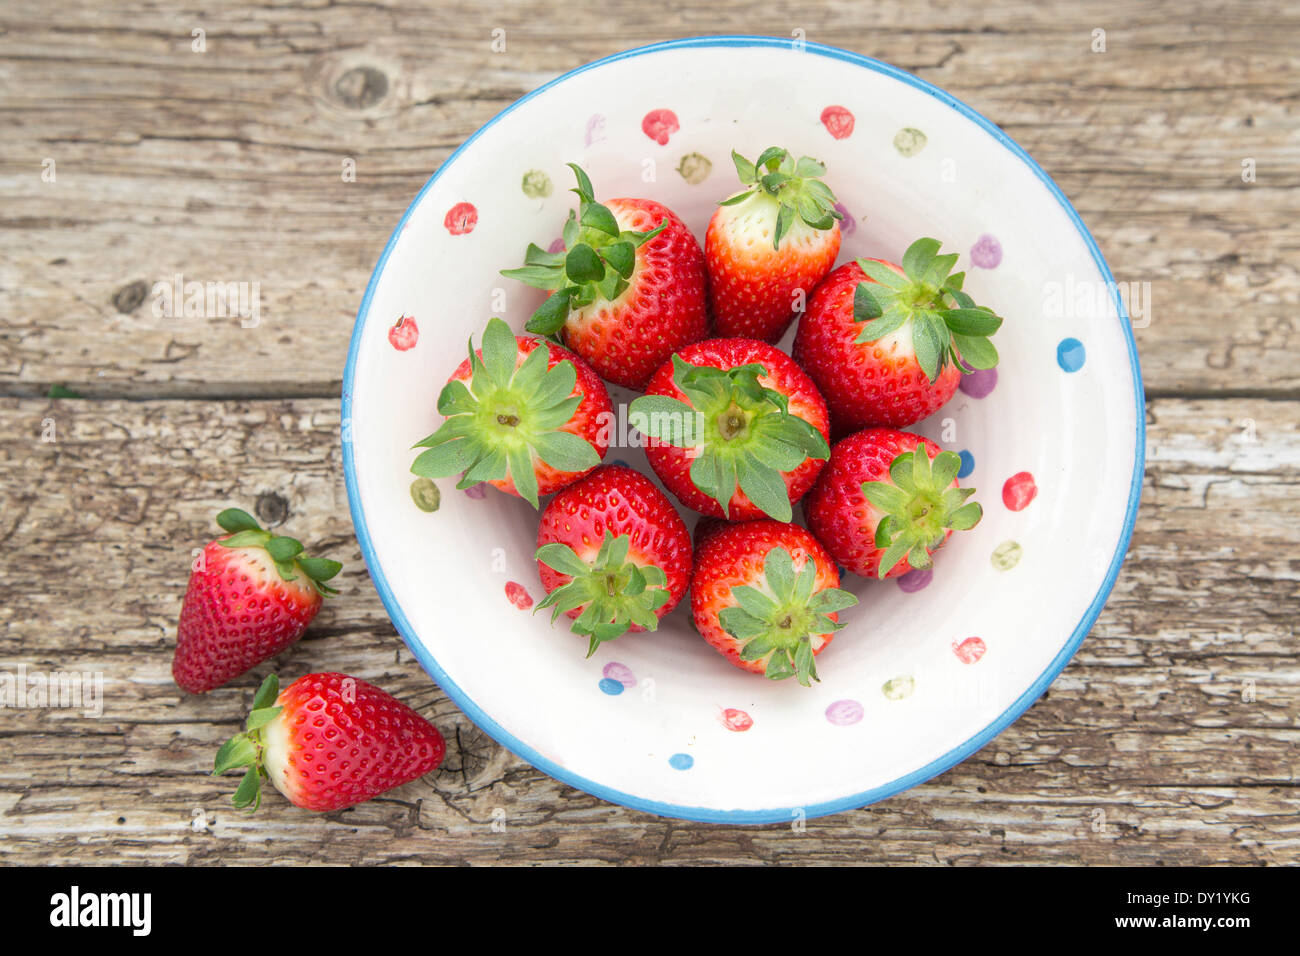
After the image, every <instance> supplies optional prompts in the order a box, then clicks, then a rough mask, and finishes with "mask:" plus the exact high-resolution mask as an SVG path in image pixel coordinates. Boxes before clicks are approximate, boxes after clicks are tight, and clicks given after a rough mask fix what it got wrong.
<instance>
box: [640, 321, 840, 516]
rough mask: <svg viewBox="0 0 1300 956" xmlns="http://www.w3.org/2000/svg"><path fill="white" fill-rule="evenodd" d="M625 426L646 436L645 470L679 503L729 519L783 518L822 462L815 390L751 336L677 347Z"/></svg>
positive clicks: (821, 406)
mask: <svg viewBox="0 0 1300 956" xmlns="http://www.w3.org/2000/svg"><path fill="white" fill-rule="evenodd" d="M628 421H629V422H630V423H631V424H633V425H635V426H636V427H637V428H638V429H639V430H640V431H641V432H642V433H644V434H646V435H648V436H649V437H650V439H651V440H650V441H649V442H648V443H647V445H646V457H647V458H648V459H649V460H650V467H651V468H653V469H654V470H655V474H657V475H658V476H659V479H660V480H661V481H662V482H663V483H664V484H665V485H666V486H667V487H668V490H669V491H671V492H672V493H673V494H674V495H676V496H677V497H678V498H679V499H680V500H681V502H682V504H684V505H686V507H688V508H693V509H695V510H696V511H699V512H701V513H702V514H706V515H711V516H713V517H715V518H723V517H725V518H728V519H730V520H732V521H741V520H744V519H747V518H760V517H763V516H764V515H768V516H771V517H773V518H776V519H777V520H779V521H789V520H790V518H791V508H790V505H791V503H792V502H795V501H798V500H799V499H800V498H801V497H802V496H803V494H804V492H806V491H807V490H808V489H809V488H810V487H812V483H813V480H814V479H815V478H816V477H817V472H818V471H820V470H821V467H822V465H823V464H825V461H826V459H827V457H829V455H830V446H829V445H827V439H828V436H829V431H828V419H827V414H826V403H825V402H824V401H822V397H821V395H820V394H818V392H817V387H816V386H815V385H813V383H812V380H811V379H809V378H808V376H807V375H805V374H804V373H803V371H802V370H801V369H800V368H799V366H797V365H795V363H794V362H793V361H792V360H791V359H790V356H788V355H786V354H785V353H784V352H782V351H781V350H780V349H778V348H776V347H774V346H771V345H768V344H767V343H765V342H759V341H757V340H756V339H709V340H707V341H704V342H698V343H696V344H695V345H690V346H687V347H686V348H684V349H682V351H680V352H678V353H677V354H676V355H674V356H673V357H672V359H671V361H668V362H665V363H664V364H663V366H662V367H661V368H660V369H659V371H657V372H656V373H655V374H654V377H653V378H651V380H650V383H649V385H648V387H647V389H646V394H645V395H643V396H641V397H640V398H638V399H636V400H635V401H634V402H632V404H631V406H630V408H629V409H628Z"/></svg>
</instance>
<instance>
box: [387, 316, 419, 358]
mask: <svg viewBox="0 0 1300 956" xmlns="http://www.w3.org/2000/svg"><path fill="white" fill-rule="evenodd" d="M419 340H420V327H419V326H418V325H416V324H415V316H412V315H404V316H402V317H401V318H400V319H398V320H397V323H396V324H395V325H394V326H393V327H392V328H390V329H389V330H388V341H389V342H391V343H392V345H393V348H395V349H397V351H399V352H405V351H407V350H408V349H413V348H415V343H416V342H418V341H419Z"/></svg>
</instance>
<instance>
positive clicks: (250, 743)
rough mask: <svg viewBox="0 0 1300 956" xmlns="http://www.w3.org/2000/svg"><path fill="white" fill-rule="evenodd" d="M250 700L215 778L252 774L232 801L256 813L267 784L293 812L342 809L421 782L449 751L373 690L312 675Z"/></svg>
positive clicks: (266, 685)
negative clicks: (249, 709)
mask: <svg viewBox="0 0 1300 956" xmlns="http://www.w3.org/2000/svg"><path fill="white" fill-rule="evenodd" d="M279 688H280V681H279V678H277V677H276V676H275V675H274V674H272V675H271V676H269V677H268V678H266V680H265V681H263V682H262V686H261V687H260V688H258V691H257V696H256V697H254V698H253V710H252V712H251V713H250V714H249V715H248V720H247V722H246V724H245V729H244V732H243V733H240V734H236V735H235V736H234V737H232V738H231V739H230V740H229V741H227V742H226V744H225V745H224V746H223V747H222V748H221V749H220V750H219V751H217V757H216V760H215V762H214V765H213V770H212V773H213V775H214V776H215V775H217V774H220V773H224V772H225V771H227V770H230V769H232V768H234V767H247V768H248V769H247V771H245V773H244V778H243V780H241V781H240V784H239V787H238V788H237V789H236V790H235V793H234V796H233V797H232V802H233V803H234V805H235V806H236V807H238V808H239V809H241V810H242V809H244V808H245V807H250V806H251V807H252V809H253V810H256V809H257V808H258V807H259V806H260V805H261V802H262V780H263V779H267V780H269V781H270V782H271V785H272V786H274V787H275V789H277V790H279V791H280V792H281V793H282V794H284V795H285V797H286V798H288V800H289V802H290V803H292V804H293V805H294V806H297V807H303V808H305V809H307V810H320V811H328V810H342V809H344V808H345V807H351V806H355V805H356V804H358V803H364V802H365V801H366V800H369V799H370V798H371V797H376V796H378V795H379V794H381V793H383V792H384V791H386V790H391V789H393V787H400V786H401V785H402V784H404V783H409V782H410V781H412V780H416V779H418V778H419V777H422V776H424V775H425V774H426V773H428V772H429V771H431V770H434V769H436V768H437V766H438V765H439V764H440V763H442V758H443V756H444V755H445V754H446V752H447V745H446V743H445V742H444V741H443V739H442V735H441V734H440V733H438V731H437V729H436V728H435V727H434V726H433V725H432V724H430V723H429V722H428V721H427V720H425V719H424V718H423V717H421V716H420V715H419V714H417V713H416V712H415V711H413V710H412V709H411V708H410V707H407V706H406V705H405V704H403V703H402V702H401V701H399V700H397V699H395V698H393V697H391V696H389V695H388V694H386V693H384V692H383V691H382V690H380V689H379V688H378V687H375V686H374V685H373V684H367V683H366V682H365V681H363V680H357V679H356V678H353V677H348V676H346V675H344V674H334V673H328V674H307V675H306V676H305V677H299V678H298V679H297V680H296V681H294V682H293V683H292V684H290V685H289V686H288V687H286V688H285V689H284V690H283V691H281V690H280V689H279Z"/></svg>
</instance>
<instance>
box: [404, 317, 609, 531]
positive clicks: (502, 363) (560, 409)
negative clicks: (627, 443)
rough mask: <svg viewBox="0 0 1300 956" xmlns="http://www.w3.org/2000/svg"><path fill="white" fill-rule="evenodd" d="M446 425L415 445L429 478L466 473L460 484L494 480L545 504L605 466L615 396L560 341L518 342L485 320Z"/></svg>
mask: <svg viewBox="0 0 1300 956" xmlns="http://www.w3.org/2000/svg"><path fill="white" fill-rule="evenodd" d="M438 411H439V412H440V413H441V414H443V415H446V416H447V420H446V421H445V422H443V423H442V427H441V428H439V429H438V430H437V431H436V432H434V433H433V434H432V435H430V436H429V437H428V438H426V439H424V441H422V442H419V443H418V444H417V445H416V446H415V447H417V448H427V449H428V450H427V451H424V452H421V453H420V455H419V456H418V457H417V458H416V459H415V462H414V464H412V465H411V471H412V472H414V473H415V474H417V475H420V476H421V477H423V478H446V477H447V476H449V475H455V474H458V473H460V472H464V473H465V474H464V476H463V477H462V478H461V480H460V483H459V484H457V485H456V487H457V488H462V489H464V488H470V487H473V486H474V485H477V484H479V483H480V482H487V483H488V484H490V485H492V486H493V487H496V488H499V489H501V490H502V491H504V492H506V493H507V494H511V495H517V496H518V497H520V498H523V499H524V500H525V501H528V502H529V503H531V504H532V506H533V507H534V508H536V507H538V496H539V495H548V494H550V493H551V492H553V491H558V490H559V489H560V488H563V487H564V486H565V485H568V484H571V483H572V482H574V481H576V480H577V479H579V478H581V477H582V476H583V475H585V474H586V473H587V472H589V471H591V469H593V468H595V467H596V466H597V465H599V464H600V460H601V459H602V458H604V457H605V452H606V451H607V450H608V448H609V435H610V431H611V423H612V421H613V411H612V410H611V407H610V404H609V393H608V392H606V391H605V386H604V384H603V383H602V382H601V381H600V379H599V378H597V377H596V373H595V372H593V371H592V370H591V368H590V367H589V366H588V365H587V363H586V362H584V361H582V359H580V358H578V357H577V356H576V355H574V354H573V353H572V352H570V351H568V350H567V349H564V348H561V347H560V346H558V345H556V344H555V343H553V342H544V341H542V340H540V339H532V338H524V337H522V336H521V337H516V336H515V334H514V333H513V332H511V331H510V327H509V326H508V325H506V324H505V322H503V321H501V320H500V319H491V320H489V321H488V324H487V328H486V329H485V330H484V332H483V348H482V349H481V350H480V351H478V352H475V351H474V344H473V342H472V341H471V342H470V357H469V358H467V359H466V360H465V361H463V362H461V363H460V367H459V368H458V369H456V371H455V373H454V374H453V375H452V376H451V378H450V379H449V380H448V381H447V385H446V387H445V388H443V390H442V394H440V395H439V396H438Z"/></svg>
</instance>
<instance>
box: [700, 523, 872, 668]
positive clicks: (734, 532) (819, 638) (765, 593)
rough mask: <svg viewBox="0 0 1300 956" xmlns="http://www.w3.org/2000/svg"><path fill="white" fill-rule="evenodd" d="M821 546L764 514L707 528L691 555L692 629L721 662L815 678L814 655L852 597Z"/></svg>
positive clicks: (827, 641) (828, 638) (852, 601)
mask: <svg viewBox="0 0 1300 956" xmlns="http://www.w3.org/2000/svg"><path fill="white" fill-rule="evenodd" d="M839 584H840V575H839V571H837V570H836V568H835V563H834V562H833V561H832V560H831V556H830V555H829V554H827V553H826V549H825V548H823V547H822V546H821V545H820V544H818V543H817V539H816V538H814V537H813V536H812V535H811V534H809V533H808V532H807V531H805V530H804V529H803V528H801V527H799V526H798V525H796V524H787V523H785V522H781V521H772V520H771V519H768V518H763V519H760V520H757V521H744V522H740V523H737V524H730V525H726V526H725V527H722V528H718V529H714V530H711V531H710V532H709V533H708V534H707V535H705V536H704V538H703V540H702V541H701V543H700V546H699V548H698V549H697V550H696V553H695V570H694V571H693V572H692V574H691V611H692V613H693V614H694V616H695V627H696V628H697V629H698V630H699V632H700V634H701V636H702V637H703V638H704V639H705V640H706V641H708V642H709V643H710V644H711V645H713V647H714V648H715V649H716V650H718V651H719V652H720V653H722V654H723V655H725V656H726V658H727V660H729V661H731V663H732V664H734V665H736V666H737V667H739V668H742V669H744V670H747V671H751V672H753V673H755V674H763V675H764V676H766V677H767V678H769V679H770V680H783V679H784V678H787V677H793V678H795V680H797V681H798V682H799V683H800V684H803V685H804V686H805V687H807V686H810V685H811V683H812V681H815V680H819V678H818V676H817V665H816V664H815V663H814V660H813V658H815V657H816V656H817V655H818V654H820V653H821V652H822V651H823V650H825V648H826V646H827V645H828V644H830V642H831V638H832V637H833V636H834V633H835V631H837V630H839V629H840V628H841V627H843V626H844V625H843V624H842V623H840V620H839V615H838V614H837V613H836V612H838V611H842V610H844V609H845V608H848V607H852V606H853V605H855V604H857V603H858V599H857V598H856V597H854V596H853V595H852V594H850V593H848V592H847V591H842V590H840V587H839Z"/></svg>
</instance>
